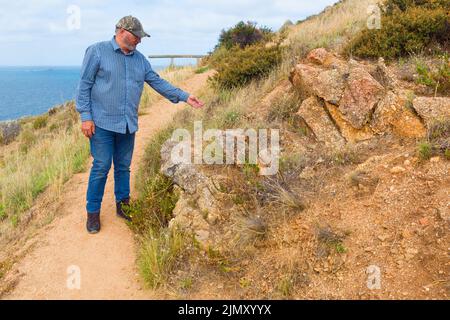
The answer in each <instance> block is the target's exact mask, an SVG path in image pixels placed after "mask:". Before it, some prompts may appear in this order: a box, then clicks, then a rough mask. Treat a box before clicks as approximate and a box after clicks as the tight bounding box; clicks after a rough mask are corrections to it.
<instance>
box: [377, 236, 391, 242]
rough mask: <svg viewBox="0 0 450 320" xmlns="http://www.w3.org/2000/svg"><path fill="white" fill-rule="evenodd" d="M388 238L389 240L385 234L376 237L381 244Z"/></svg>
mask: <svg viewBox="0 0 450 320" xmlns="http://www.w3.org/2000/svg"><path fill="white" fill-rule="evenodd" d="M388 238H389V236H388V235H386V234H384V235H379V236H378V240H380V241H381V242H384V241H386V240H387V239H388Z"/></svg>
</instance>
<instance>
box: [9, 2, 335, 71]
mask: <svg viewBox="0 0 450 320" xmlns="http://www.w3.org/2000/svg"><path fill="white" fill-rule="evenodd" d="M334 2H336V1H333V0H315V1H310V0H259V1H258V0H215V1H207V0H181V1H176V0H152V1H148V0H147V1H146V0H131V1H121V0H109V1H108V0H15V1H14V2H10V1H7V0H0V6H1V8H2V11H1V12H0V28H1V29H2V34H1V36H0V45H1V46H2V48H5V47H6V50H5V49H4V50H2V51H1V53H0V61H2V62H1V64H14V65H33V64H40V63H43V61H49V62H50V63H49V64H69V65H74V64H79V63H81V60H82V57H83V54H84V50H85V48H86V47H87V46H89V45H90V44H92V43H93V42H97V41H102V40H109V39H110V37H112V35H113V33H114V26H115V24H116V22H117V21H118V20H119V19H120V18H121V17H122V16H125V15H128V14H132V15H135V16H137V17H138V18H139V19H140V20H141V22H142V23H143V25H144V27H145V29H146V30H147V32H149V33H150V34H151V35H152V37H151V38H150V39H144V40H143V42H142V44H141V46H140V47H139V50H140V51H141V52H143V53H146V54H158V53H206V52H207V51H209V50H212V49H213V48H214V46H215V44H216V42H217V39H218V36H219V34H220V31H221V30H222V29H224V28H229V27H231V26H233V25H234V24H236V23H237V22H239V21H241V20H243V21H248V20H250V21H257V22H258V23H259V24H260V25H266V26H269V27H271V28H273V29H278V28H279V27H280V26H281V25H282V24H283V23H284V22H285V21H286V20H287V19H291V20H292V21H296V20H299V19H303V18H305V17H306V16H307V15H310V14H313V13H318V12H320V11H321V10H323V9H324V8H325V7H326V6H328V5H330V4H332V3H334ZM69 5H77V6H79V7H80V9H81V29H80V30H69V29H68V28H67V25H66V21H67V18H68V14H67V7H68V6H69ZM38 50H42V51H43V52H37V51H38ZM52 61H53V63H52Z"/></svg>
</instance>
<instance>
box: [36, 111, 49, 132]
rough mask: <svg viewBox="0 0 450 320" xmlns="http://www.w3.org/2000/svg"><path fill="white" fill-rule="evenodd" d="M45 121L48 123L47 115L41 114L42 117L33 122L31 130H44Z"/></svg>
mask: <svg viewBox="0 0 450 320" xmlns="http://www.w3.org/2000/svg"><path fill="white" fill-rule="evenodd" d="M47 121H48V115H47V114H43V115H41V116H39V117H37V118H36V119H34V121H33V129H35V130H37V129H41V128H44V127H45V126H46V125H47Z"/></svg>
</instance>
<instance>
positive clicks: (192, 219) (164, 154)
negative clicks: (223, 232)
mask: <svg viewBox="0 0 450 320" xmlns="http://www.w3.org/2000/svg"><path fill="white" fill-rule="evenodd" d="M185 143H186V142H182V143H180V142H178V141H174V140H171V139H169V140H167V141H166V142H165V143H164V144H163V145H162V147H161V172H162V173H163V174H164V175H166V176H167V177H170V178H172V179H173V182H174V183H175V184H176V185H177V186H178V187H179V189H178V192H179V200H178V202H177V204H176V206H175V208H174V210H173V215H174V218H173V219H172V220H171V221H170V222H169V227H170V228H173V227H174V226H177V227H178V228H181V229H182V230H185V231H189V232H191V233H192V234H193V235H194V236H195V237H196V239H197V241H199V242H200V243H202V244H203V245H207V244H209V243H210V238H209V235H210V225H214V224H215V223H216V222H217V220H218V219H219V216H220V210H219V208H218V203H217V201H216V199H215V197H214V194H213V190H214V187H213V185H212V183H211V182H210V180H209V178H208V177H207V176H206V175H204V174H203V173H202V172H201V170H200V167H199V166H198V165H195V164H190V163H177V162H178V161H176V160H177V159H176V156H175V155H174V154H173V150H174V148H175V147H176V146H180V145H183V144H185ZM188 147H191V146H190V145H189V146H188Z"/></svg>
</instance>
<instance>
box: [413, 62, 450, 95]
mask: <svg viewBox="0 0 450 320" xmlns="http://www.w3.org/2000/svg"><path fill="white" fill-rule="evenodd" d="M416 71H417V74H418V75H419V77H418V78H417V80H416V82H417V83H420V84H424V85H426V86H428V87H430V88H432V89H433V91H434V92H435V94H436V93H441V94H444V95H448V94H450V62H449V58H448V55H447V54H444V55H443V56H442V57H441V61H440V63H439V65H438V66H437V67H436V68H435V69H431V68H430V67H428V66H427V65H426V64H424V63H422V62H420V61H418V62H417V63H416Z"/></svg>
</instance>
